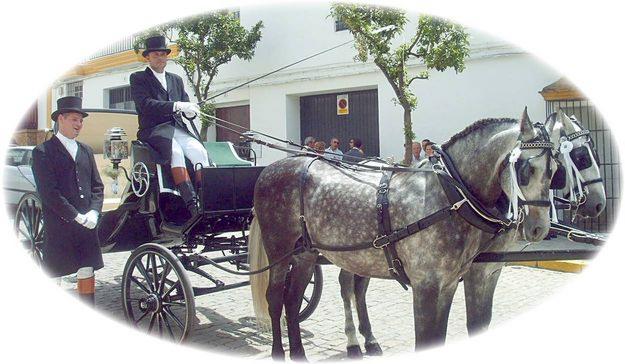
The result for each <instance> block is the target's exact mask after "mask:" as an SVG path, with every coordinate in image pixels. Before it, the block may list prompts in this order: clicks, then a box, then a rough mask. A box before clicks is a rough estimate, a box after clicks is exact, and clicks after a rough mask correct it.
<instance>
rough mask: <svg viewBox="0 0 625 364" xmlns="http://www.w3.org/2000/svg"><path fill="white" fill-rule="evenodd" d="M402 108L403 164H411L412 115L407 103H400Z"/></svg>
mask: <svg viewBox="0 0 625 364" xmlns="http://www.w3.org/2000/svg"><path fill="white" fill-rule="evenodd" d="M402 107H403V108H404V161H403V164H404V165H406V166H410V165H411V164H412V115H411V111H412V110H411V108H410V106H409V105H402Z"/></svg>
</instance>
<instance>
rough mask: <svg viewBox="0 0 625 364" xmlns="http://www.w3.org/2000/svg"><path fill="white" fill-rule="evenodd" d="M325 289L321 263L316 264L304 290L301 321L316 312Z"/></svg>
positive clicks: (300, 312)
mask: <svg viewBox="0 0 625 364" xmlns="http://www.w3.org/2000/svg"><path fill="white" fill-rule="evenodd" d="M322 290H323V274H322V271H321V265H319V264H316V265H315V270H314V271H313V275H312V278H311V279H310V282H309V283H308V287H306V291H304V299H303V300H302V307H300V311H299V322H302V321H304V320H306V319H307V318H309V317H310V315H312V313H313V312H315V309H316V308H317V305H319V300H320V299H321V291H322Z"/></svg>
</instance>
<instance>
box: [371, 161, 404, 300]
mask: <svg viewBox="0 0 625 364" xmlns="http://www.w3.org/2000/svg"><path fill="white" fill-rule="evenodd" d="M392 174H393V172H391V173H387V172H383V173H382V178H381V179H380V184H379V185H378V193H377V201H376V211H377V218H378V236H377V237H376V240H374V241H373V246H374V247H376V242H377V241H378V239H380V238H382V237H386V238H387V239H388V236H389V235H391V234H392V233H393V229H392V227H391V216H390V213H389V209H388V206H389V201H388V191H389V188H390V184H391V176H392ZM396 242H397V240H396V241H394V242H390V241H389V242H388V243H386V244H384V245H382V249H384V256H385V257H386V262H387V264H388V271H389V273H391V276H393V278H395V279H396V280H397V282H399V284H400V285H401V286H402V287H403V288H404V289H406V290H407V289H408V287H407V286H408V285H410V279H409V278H408V276H407V275H406V271H404V267H403V265H402V264H401V260H399V257H398V256H397V249H395V243H396Z"/></svg>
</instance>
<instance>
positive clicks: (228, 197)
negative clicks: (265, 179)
mask: <svg viewBox="0 0 625 364" xmlns="http://www.w3.org/2000/svg"><path fill="white" fill-rule="evenodd" d="M263 168H264V167H219V168H204V169H202V191H201V193H200V200H201V204H202V206H201V207H202V211H203V212H204V214H205V215H209V216H216V215H222V214H230V213H235V214H241V213H243V214H249V213H250V211H251V209H252V207H253V206H254V186H255V185H256V180H258V176H260V173H261V172H262V171H263Z"/></svg>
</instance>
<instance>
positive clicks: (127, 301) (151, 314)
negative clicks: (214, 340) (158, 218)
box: [122, 243, 195, 342]
mask: <svg viewBox="0 0 625 364" xmlns="http://www.w3.org/2000/svg"><path fill="white" fill-rule="evenodd" d="M122 302H123V304H124V313H125V315H126V319H127V320H128V321H129V322H130V323H131V324H132V325H133V326H135V327H136V328H138V329H139V330H141V331H145V332H147V333H148V334H151V335H155V336H158V337H161V338H165V339H167V340H171V341H173V342H182V341H184V340H185V339H186V337H187V335H188V333H189V332H190V331H191V329H192V327H193V323H194V320H195V298H194V297H193V288H192V287H191V282H190V281H189V277H188V276H187V272H186V270H185V269H184V267H183V266H182V264H181V263H180V260H178V258H177V257H176V255H175V254H174V253H172V252H171V251H170V250H168V249H167V248H164V247H162V246H160V245H158V244H153V243H148V244H144V245H141V246H140V247H139V248H137V249H136V250H135V251H133V252H132V254H131V255H130V257H129V258H128V261H127V262H126V267H125V268H124V275H123V276H122Z"/></svg>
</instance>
